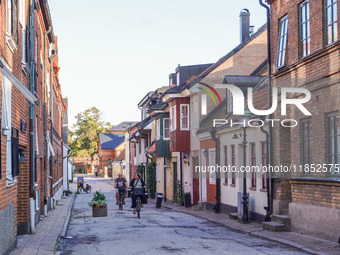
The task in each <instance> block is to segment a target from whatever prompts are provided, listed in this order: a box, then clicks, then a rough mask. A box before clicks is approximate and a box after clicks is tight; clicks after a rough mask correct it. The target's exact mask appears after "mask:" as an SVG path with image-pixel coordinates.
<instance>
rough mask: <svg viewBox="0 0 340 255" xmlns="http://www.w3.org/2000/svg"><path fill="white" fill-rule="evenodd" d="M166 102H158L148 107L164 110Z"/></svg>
mask: <svg viewBox="0 0 340 255" xmlns="http://www.w3.org/2000/svg"><path fill="white" fill-rule="evenodd" d="M167 105H168V103H167V102H160V103H158V104H155V105H153V106H151V107H150V110H164V109H165V108H166V107H167Z"/></svg>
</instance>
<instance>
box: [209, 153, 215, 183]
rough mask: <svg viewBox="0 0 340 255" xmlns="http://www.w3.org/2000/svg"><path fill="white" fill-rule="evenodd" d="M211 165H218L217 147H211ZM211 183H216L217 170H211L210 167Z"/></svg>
mask: <svg viewBox="0 0 340 255" xmlns="http://www.w3.org/2000/svg"><path fill="white" fill-rule="evenodd" d="M211 166H215V167H216V149H209V167H211ZM215 170H216V169H215ZM209 184H216V171H215V172H211V171H210V169H209Z"/></svg>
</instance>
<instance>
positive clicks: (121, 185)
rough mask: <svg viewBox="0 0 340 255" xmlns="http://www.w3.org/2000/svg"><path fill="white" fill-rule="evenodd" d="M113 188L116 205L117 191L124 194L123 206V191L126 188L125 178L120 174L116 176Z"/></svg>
mask: <svg viewBox="0 0 340 255" xmlns="http://www.w3.org/2000/svg"><path fill="white" fill-rule="evenodd" d="M115 188H116V205H118V193H119V190H122V191H123V192H124V197H123V204H124V205H125V197H126V194H125V189H126V188H127V181H126V179H125V178H123V176H122V174H121V173H119V174H118V178H117V179H116V180H115Z"/></svg>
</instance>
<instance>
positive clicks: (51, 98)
mask: <svg viewBox="0 0 340 255" xmlns="http://www.w3.org/2000/svg"><path fill="white" fill-rule="evenodd" d="M56 55H57V49H54V52H53V54H52V56H49V57H48V58H49V61H50V65H51V68H50V86H51V91H50V94H51V95H50V111H51V112H50V115H51V116H50V117H51V139H50V141H51V145H52V147H53V90H54V86H53V75H52V74H53V62H52V60H53V58H54V57H55V56H56ZM53 161H54V160H53V155H51V156H50V176H49V178H50V180H51V193H50V195H51V196H52V197H53V196H54V194H53Z"/></svg>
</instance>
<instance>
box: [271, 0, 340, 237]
mask: <svg viewBox="0 0 340 255" xmlns="http://www.w3.org/2000/svg"><path fill="white" fill-rule="evenodd" d="M267 2H268V3H269V4H270V9H271V10H270V12H271V21H270V29H271V32H270V40H271V60H272V70H273V71H272V76H271V79H272V84H273V86H274V87H277V88H278V90H279V92H280V89H281V88H282V87H294V88H304V89H307V90H308V91H309V92H310V93H311V99H310V100H309V101H308V102H306V103H304V104H303V106H304V107H305V108H306V109H307V110H308V111H309V112H310V114H311V115H308V114H305V113H303V112H302V111H301V110H300V109H299V108H297V107H295V106H293V105H291V106H289V107H287V114H286V116H281V110H280V107H278V108H277V110H276V111H275V113H274V118H275V119H280V120H283V119H293V120H295V121H296V122H297V123H298V124H297V126H296V127H294V128H284V127H282V126H280V127H277V128H274V129H273V139H274V146H273V150H274V155H273V156H274V165H279V164H282V165H293V166H296V168H297V169H296V171H293V172H291V173H287V174H279V175H278V176H277V178H276V180H275V190H276V193H275V197H274V213H275V214H289V216H290V218H291V229H292V230H293V231H296V232H299V233H306V234H310V235H314V236H316V237H320V238H325V239H329V240H332V241H338V240H339V236H340V232H339V229H340V221H339V214H340V184H339V179H340V173H339V168H338V167H339V165H338V164H339V160H340V139H339V137H340V131H339V130H340V124H339V110H340V99H339V96H340V86H339V85H340V84H339V83H340V72H339V71H340V58H339V55H340V43H339V36H340V35H339V23H338V19H339V5H338V4H337V0H327V1H322V0H315V1H309V0H305V1H298V0H292V1H276V0H268V1H267ZM290 96H291V97H294V98H297V99H299V98H303V97H304V96H305V95H301V94H297V93H294V94H290ZM280 104H281V102H280V100H279V106H280ZM291 121H292V120H291ZM300 166H301V167H300Z"/></svg>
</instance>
